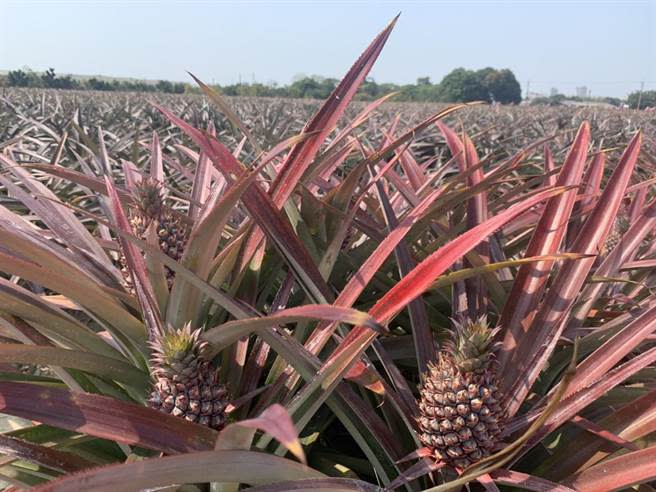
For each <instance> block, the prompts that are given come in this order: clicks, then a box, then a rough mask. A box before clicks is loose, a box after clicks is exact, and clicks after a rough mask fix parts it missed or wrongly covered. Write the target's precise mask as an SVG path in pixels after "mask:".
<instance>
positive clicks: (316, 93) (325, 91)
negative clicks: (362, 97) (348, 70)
mask: <svg viewBox="0 0 656 492" xmlns="http://www.w3.org/2000/svg"><path fill="white" fill-rule="evenodd" d="M337 83H338V81H337V79H328V78H327V79H322V78H320V77H305V78H303V79H300V80H297V81H295V82H294V83H293V84H292V85H290V86H289V95H290V96H291V97H298V98H308V99H326V98H327V97H328V96H330V93H331V92H332V91H333V90H335V87H337Z"/></svg>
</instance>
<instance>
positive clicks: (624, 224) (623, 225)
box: [601, 217, 630, 256]
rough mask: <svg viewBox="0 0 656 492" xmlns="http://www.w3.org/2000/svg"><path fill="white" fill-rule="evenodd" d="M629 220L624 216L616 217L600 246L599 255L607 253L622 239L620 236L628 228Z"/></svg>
mask: <svg viewBox="0 0 656 492" xmlns="http://www.w3.org/2000/svg"><path fill="white" fill-rule="evenodd" d="M629 225H630V224H629V221H628V219H627V218H626V217H617V219H616V220H615V225H614V227H613V230H612V232H611V233H610V234H609V235H608V237H607V238H606V241H605V242H604V245H603V246H602V248H601V256H606V255H608V254H609V253H610V252H611V251H613V250H614V249H615V248H616V247H617V245H618V244H619V243H620V241H621V240H622V236H624V233H625V232H626V231H627V230H628V229H629Z"/></svg>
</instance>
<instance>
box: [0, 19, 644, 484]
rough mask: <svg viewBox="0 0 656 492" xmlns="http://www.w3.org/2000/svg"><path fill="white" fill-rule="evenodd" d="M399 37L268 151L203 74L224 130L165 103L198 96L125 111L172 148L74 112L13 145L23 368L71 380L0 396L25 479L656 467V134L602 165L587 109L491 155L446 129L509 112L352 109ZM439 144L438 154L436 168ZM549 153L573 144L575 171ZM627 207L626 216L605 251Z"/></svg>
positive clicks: (11, 219)
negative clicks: (405, 119)
mask: <svg viewBox="0 0 656 492" xmlns="http://www.w3.org/2000/svg"><path fill="white" fill-rule="evenodd" d="M393 25H394V23H392V24H391V25H390V26H388V28H386V29H385V30H384V31H383V32H382V33H381V34H380V35H379V36H378V37H376V39H375V40H374V41H373V42H372V44H371V45H370V46H369V47H368V48H367V49H366V50H365V52H364V53H363V54H362V56H361V57H360V58H359V59H358V60H357V61H356V63H355V64H354V65H353V67H352V68H351V70H350V71H349V72H348V73H347V75H346V76H345V78H344V79H343V80H342V82H341V83H340V84H339V85H338V87H337V88H336V90H335V93H334V94H333V95H332V96H331V97H330V98H329V100H328V101H326V102H325V103H324V104H323V105H322V106H321V108H319V110H318V111H317V112H316V114H315V115H314V116H313V117H312V118H311V119H310V120H309V122H308V123H307V125H305V126H304V128H303V129H302V130H301V131H300V133H299V134H298V135H290V136H289V137H288V138H286V139H285V140H283V141H282V142H280V143H276V144H274V145H270V146H269V145H267V147H266V148H268V149H269V150H268V151H267V150H265V149H263V148H262V147H263V145H262V141H260V140H259V138H258V137H259V135H258V134H257V133H255V132H254V131H253V128H252V127H251V125H250V124H249V125H247V124H245V123H244V120H245V119H246V118H241V117H240V116H242V115H240V114H239V113H240V110H239V109H238V110H234V109H232V107H231V104H230V103H229V102H228V101H226V100H225V99H224V98H222V97H221V96H220V95H219V94H217V93H216V92H214V91H213V90H212V89H211V88H209V87H207V86H205V85H204V84H202V83H201V82H200V81H199V85H200V88H201V91H203V93H204V94H205V96H206V97H207V99H208V100H209V101H210V102H211V103H212V104H213V105H215V106H216V107H218V108H220V110H221V112H223V113H224V114H225V115H226V120H225V121H224V123H223V125H222V126H221V125H217V129H219V131H215V130H213V128H212V127H211V126H208V130H207V131H204V130H201V129H199V128H198V127H199V126H204V121H206V120H205V117H206V115H207V114H208V113H207V112H206V111H207V110H206V106H201V110H200V112H199V113H198V114H197V113H193V112H192V114H191V119H192V120H194V121H195V122H196V123H200V122H203V125H200V124H198V125H195V126H194V125H192V124H190V123H189V122H188V121H186V120H185V119H183V118H181V117H179V116H177V114H178V113H183V111H186V110H185V108H186V106H185V105H184V104H181V103H178V102H176V100H170V101H167V102H171V103H172V104H179V106H178V108H179V109H180V111H171V110H168V109H166V108H165V107H163V105H162V106H160V105H156V106H155V109H154V110H152V109H149V110H147V111H145V112H142V113H140V112H139V111H137V113H134V114H131V115H130V116H131V117H133V118H137V119H139V118H143V120H142V121H141V123H142V124H143V125H145V126H146V127H149V125H153V126H154V128H152V129H153V130H156V133H155V134H154V137H153V139H152V141H151V142H150V144H149V145H148V144H147V143H146V142H144V141H143V139H142V138H141V137H140V136H139V134H137V133H130V132H124V133H122V134H121V136H117V135H116V133H117V132H108V131H103V130H102V129H100V130H99V132H98V135H97V137H96V136H95V135H93V136H92V135H90V134H89V126H88V125H86V124H85V121H84V119H85V118H86V116H85V114H82V113H76V114H75V115H74V116H73V118H72V119H71V120H70V121H68V122H66V124H65V128H66V130H65V132H66V133H63V132H62V130H61V129H58V131H59V132H60V134H59V135H58V134H57V132H55V131H54V130H53V132H47V133H48V135H49V137H47V138H52V133H54V134H55V135H58V138H57V139H56V141H55V142H54V145H52V146H45V147H44V148H29V147H22V146H21V145H18V144H16V143H13V144H10V145H9V146H8V147H7V148H6V149H5V150H4V151H3V154H2V155H1V156H0V163H1V164H2V166H3V169H4V171H5V172H4V173H2V174H1V175H0V183H1V184H2V186H3V187H4V189H6V191H7V195H8V198H10V200H9V202H7V203H8V206H4V204H3V205H2V207H0V229H1V230H0V232H1V233H2V237H3V244H2V247H1V248H0V270H1V271H2V272H5V275H4V276H3V278H2V279H0V300H1V301H2V309H1V310H0V311H1V320H2V323H1V326H2V328H3V332H2V336H3V337H5V339H3V344H2V347H1V348H0V357H2V361H5V362H6V361H10V362H12V363H15V362H20V363H32V364H44V365H47V366H48V367H49V368H50V370H52V372H53V376H52V377H43V376H38V375H31V376H25V375H23V374H20V373H17V372H13V373H12V372H9V373H6V374H4V375H3V378H4V379H5V380H3V381H0V395H2V399H1V400H0V402H1V403H0V411H2V412H4V413H6V414H10V415H13V416H16V417H22V418H24V419H29V420H27V421H25V420H21V421H17V422H18V423H17V424H16V425H18V426H19V428H18V429H17V430H14V431H12V432H9V433H6V434H3V436H2V438H3V439H2V441H3V442H2V444H3V452H4V453H6V454H7V456H8V461H7V462H6V463H5V464H4V465H2V466H0V474H2V477H3V479H5V480H7V481H10V482H12V483H13V484H14V485H16V486H19V487H24V486H30V485H39V486H40V487H41V488H42V490H80V489H81V488H83V487H86V488H91V489H93V490H116V489H121V488H123V489H126V488H130V487H131V488H133V489H147V488H157V487H168V486H172V485H174V484H184V483H199V482H218V484H215V485H213V486H218V487H221V488H226V489H232V490H236V489H237V488H239V487H240V485H239V484H242V485H241V487H252V488H254V489H255V490H309V489H317V488H321V489H328V490H332V489H335V490H381V487H380V486H381V485H383V486H384V487H386V488H387V489H394V488H400V487H403V488H405V489H406V490H419V489H422V488H432V489H433V490H446V489H452V488H453V487H455V486H457V485H458V484H460V485H463V484H465V483H469V482H473V481H476V480H478V481H479V482H481V483H482V484H483V485H484V486H485V487H487V488H488V489H492V490H494V489H495V487H504V486H511V487H512V486H523V487H527V488H529V489H533V490H544V489H549V488H551V489H554V490H599V485H600V484H601V483H605V484H608V483H612V487H613V488H622V487H628V486H631V485H633V484H636V483H639V482H642V481H646V480H651V479H653V478H654V471H653V467H652V466H651V465H652V464H653V459H654V456H655V453H656V452H655V451H654V446H653V444H651V441H650V435H651V434H652V433H653V432H654V427H653V426H654V422H656V413H655V411H654V408H653V404H650V402H653V387H652V386H653V374H652V372H653V371H651V369H653V364H654V361H655V360H656V355H655V353H654V349H653V347H652V346H651V345H650V340H651V339H650V336H651V334H652V332H653V328H652V326H653V321H654V319H653V318H654V316H656V315H655V314H654V312H653V309H654V308H653V305H652V304H653V298H652V294H651V292H650V290H649V285H648V281H649V279H650V275H651V273H652V272H653V265H652V264H651V263H650V258H649V255H650V254H651V252H650V250H649V248H648V247H645V246H644V245H643V246H640V243H641V241H642V240H643V238H644V237H646V235H647V234H648V233H649V232H650V231H651V230H652V229H653V227H654V225H655V224H654V213H653V210H654V207H655V205H654V203H653V201H652V202H647V200H649V199H653V197H651V196H649V194H648V193H647V192H642V191H640V190H643V189H647V185H645V184H644V183H641V182H637V183H635V182H634V183H633V184H631V183H630V181H631V178H632V176H633V175H634V168H635V167H636V164H637V163H638V155H639V151H640V136H639V135H635V136H633V137H632V138H631V140H630V141H629V142H628V144H627V143H626V141H624V142H622V147H626V149H625V150H624V152H623V154H622V156H619V155H616V153H607V152H598V153H594V154H593V155H591V156H590V159H588V154H589V148H590V134H591V132H590V127H589V125H588V124H587V123H583V124H581V126H580V128H579V131H578V132H577V133H576V135H574V132H572V131H565V132H562V133H560V134H558V135H555V136H554V135H548V134H546V133H542V134H540V133H537V134H533V133H532V132H534V131H535V128H536V127H539V125H534V126H530V125H529V126H528V127H527V128H528V129H527V130H525V131H524V130H523V133H521V134H519V135H518V136H517V141H518V142H519V143H515V144H513V145H516V147H512V146H511V145H509V146H508V147H507V148H504V149H501V150H500V152H499V153H498V154H497V153H496V152H495V151H493V152H491V153H489V154H486V155H485V156H484V157H482V158H479V157H478V151H479V150H480V148H488V147H489V146H490V142H491V141H492V140H494V139H490V135H489V134H488V133H486V132H482V133H479V134H477V136H476V137H475V138H470V137H469V136H468V135H466V134H465V133H462V134H460V135H459V134H457V133H456V132H454V131H453V130H451V128H450V126H447V125H446V124H444V123H442V121H441V120H443V119H444V118H446V117H447V116H449V115H451V114H452V113H455V114H456V115H457V114H460V113H462V114H463V115H465V116H463V117H464V118H473V119H472V120H469V121H470V122H471V123H472V124H473V125H474V126H478V125H482V126H485V123H488V122H489V118H490V112H489V111H488V110H487V109H485V110H481V109H477V108H475V107H469V106H466V105H458V106H455V107H446V108H444V107H440V108H436V110H435V112H433V113H432V114H425V115H422V116H421V117H417V118H416V119H415V120H414V121H413V122H412V123H411V124H410V125H409V126H408V127H407V128H404V127H402V125H401V122H400V121H401V120H400V119H399V118H396V117H395V116H394V117H390V116H389V113H386V111H388V110H387V109H385V108H387V107H389V106H383V103H384V102H385V101H386V98H382V99H380V100H378V101H375V102H372V103H370V104H367V105H365V106H364V107H363V108H362V109H360V110H359V112H356V113H355V115H350V117H349V118H346V119H343V118H342V117H343V116H344V115H345V114H346V109H347V106H348V105H349V103H350V102H351V100H352V99H353V97H354V96H355V95H356V92H357V90H358V87H359V86H360V85H361V84H362V82H363V81H364V80H365V78H366V76H367V73H368V72H369V70H370V69H371V66H372V65H373V63H374V61H375V59H376V58H377V56H378V55H379V53H380V51H381V50H382V47H383V45H384V44H385V42H386V41H387V38H388V36H389V34H390V32H391V30H392V28H393ZM203 104H204V105H205V103H203ZM377 111H378V112H379V113H380V114H382V115H383V116H382V117H381V116H375V115H376V112H377ZM476 111H478V112H476ZM143 113H145V114H146V115H147V116H146V117H143V116H140V115H141V114H143ZM553 115H554V113H549V114H548V115H547V117H549V118H552V117H553ZM373 118H378V119H377V120H376V121H375V123H374V124H372V125H371V126H370V127H367V126H366V125H365V123H367V122H368V121H371V120H372V119H373ZM478 118H480V119H478ZM227 122H229V124H228V123H227ZM481 122H483V123H481ZM171 124H172V125H173V126H172V125H171ZM253 125H255V124H253ZM120 126H121V127H125V125H120ZM488 126H489V125H488ZM231 128H234V129H238V130H239V132H237V134H236V136H235V135H232V134H231V133H230V131H231ZM627 128H629V130H627V131H628V133H632V132H633V129H632V128H631V127H627ZM178 129H179V130H178ZM41 130H42V127H37V130H35V131H41ZM180 131H181V132H182V134H181V133H180ZM422 132H423V133H422ZM431 132H433V133H431ZM438 132H439V137H438ZM64 135H66V136H64ZM419 135H424V137H423V138H428V139H432V140H433V141H434V142H435V143H434V145H435V146H436V147H437V148H439V155H437V156H435V158H430V157H429V158H428V160H422V159H421V157H420V155H419V154H416V153H415V152H414V148H413V145H412V144H413V141H414V139H416V138H417V137H418V136H419ZM242 137H243V138H242ZM600 138H601V137H600ZM160 142H164V149H162V146H161V145H160ZM224 142H228V143H229V144H231V148H228V147H227V146H226V145H225V144H224ZM531 142H534V143H531ZM33 143H34V141H33V140H30V141H26V142H25V145H26V146H27V145H31V144H33ZM131 143H132V146H131V147H130V144H131ZM545 145H546V146H549V145H553V146H554V147H556V148H557V150H558V152H559V153H558V154H554V155H560V152H561V151H563V152H565V151H567V156H566V157H565V158H564V160H563V161H562V165H560V166H558V164H559V163H556V162H555V160H556V159H555V158H554V157H553V156H552V155H551V152H550V151H549V150H548V148H547V150H545V151H544V152H537V150H542V148H543V147H544V146H545ZM147 147H149V148H150V151H144V150H143V148H147ZM130 149H131V150H130ZM477 149H478V150H477ZM163 150H164V151H163ZM53 151H54V156H50V154H48V156H47V157H43V158H42V159H39V161H46V162H49V164H43V163H38V162H37V163H35V162H33V161H32V160H31V159H32V158H34V156H35V155H39V152H41V153H47V152H53ZM606 154H608V156H607V155H606ZM607 158H608V159H609V161H611V159H612V161H611V162H612V164H613V165H614V166H613V169H614V171H613V173H612V175H610V176H609V177H608V179H602V178H603V176H604V170H605V169H606V168H610V167H611V166H609V165H607V164H606V162H605V161H606V159H607ZM53 164H55V165H53ZM147 168H149V169H148V172H147V173H146V171H145V169H147ZM454 168H455V169H457V170H458V172H457V173H455V174H454V173H452V172H451V171H452V170H453V169H454ZM165 172H166V179H165ZM146 174H148V176H146ZM116 183H119V184H116ZM602 184H603V186H602ZM602 189H603V191H602ZM164 190H167V192H170V193H171V194H170V195H169V196H167V194H166V193H164ZM626 195H628V196H629V197H630V200H631V209H632V212H631V215H632V216H631V221H630V224H631V225H630V226H629V228H628V230H627V231H626V232H625V233H624V234H623V235H622V238H621V239H620V241H619V243H618V245H617V246H616V247H615V248H614V249H612V251H609V252H608V254H607V255H605V256H604V257H603V258H602V259H601V260H596V256H597V254H598V252H599V250H600V247H601V245H603V244H604V242H605V241H606V238H607V236H608V235H609V231H610V228H611V226H612V223H613V221H614V220H615V217H616V215H617V213H618V210H619V209H620V203H621V201H622V199H623V198H625V196H626ZM174 204H176V207H175V208H174V207H173V205H174ZM179 204H181V205H179ZM28 211H29V214H28ZM33 217H38V220H33V219H32V218H33ZM353 231H355V233H354V232H353ZM347 236H350V237H351V238H357V240H353V241H347V244H348V246H347V247H343V245H344V242H345V241H344V240H345V238H347ZM461 260H462V261H461ZM486 315H487V319H486V318H485V316H486ZM451 318H453V319H456V320H458V323H456V324H455V325H453V324H452V322H451V321H450V319H451ZM488 323H489V326H488ZM385 327H386V329H385ZM493 327H494V328H493ZM576 339H578V340H579V342H578V343H574V340H576ZM4 342H6V343H4ZM577 347H578V350H577ZM574 373H575V374H576V377H575V378H574V377H573V376H572V375H573V374H574ZM417 385H419V387H420V390H419V391H416V390H415V388H416V387H417ZM228 395H229V396H228ZM609 399H610V400H609ZM34 401H39V402H44V404H43V405H36V406H35V405H34ZM609 402H611V403H612V404H611V405H610V406H609ZM149 407H154V408H149ZM626 422H632V423H635V422H639V423H640V424H639V425H629V426H626V425H624V424H625V423H626ZM197 424H203V425H197ZM463 424H464V425H463ZM218 430H220V432H219V431H218ZM260 431H261V432H260ZM581 433H584V434H583V435H581ZM299 436H300V439H299ZM274 438H275V439H276V440H277V441H278V443H276V442H273V439H274ZM572 442H580V443H581V445H580V446H577V451H576V452H575V453H571V452H568V449H571V448H568V447H567V446H568V445H571V444H568V443H572ZM600 443H602V444H603V445H604V449H603V450H601V451H600V450H599V444H600ZM638 443H639V444H640V446H639V445H638ZM288 453H291V455H293V456H287V454H288ZM160 454H164V456H159V455H160ZM306 457H307V460H306ZM294 458H298V460H300V461H304V460H306V461H307V463H309V465H310V466H306V465H305V464H303V463H299V462H298V461H297V460H296V459H294ZM412 459H418V461H417V462H416V463H411V462H409V460H412ZM101 465H108V466H101ZM436 470H440V472H439V473H432V474H431V473H430V472H434V471H436ZM50 480H52V482H50ZM601 480H603V481H604V482H601ZM604 486H605V485H604ZM201 487H202V486H201ZM595 487H596V488H595Z"/></svg>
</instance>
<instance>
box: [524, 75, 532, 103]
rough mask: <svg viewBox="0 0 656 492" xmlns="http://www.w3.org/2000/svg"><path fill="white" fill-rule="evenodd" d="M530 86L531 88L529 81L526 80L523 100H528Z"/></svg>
mask: <svg viewBox="0 0 656 492" xmlns="http://www.w3.org/2000/svg"><path fill="white" fill-rule="evenodd" d="M530 88H531V81H530V80H527V81H526V97H525V98H524V99H525V100H527V101H528V95H529V94H530V92H529V91H530Z"/></svg>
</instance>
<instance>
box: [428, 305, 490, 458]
mask: <svg viewBox="0 0 656 492" xmlns="http://www.w3.org/2000/svg"><path fill="white" fill-rule="evenodd" d="M496 331H497V330H492V329H490V328H489V327H488V324H487V320H486V318H485V317H481V318H480V319H478V320H476V321H469V320H467V321H464V322H462V323H460V322H457V321H455V322H454V330H453V332H452V340H450V341H449V342H447V344H446V346H445V350H443V351H442V352H440V353H439V355H438V359H437V361H436V362H435V363H430V364H429V366H428V371H427V373H426V374H424V376H423V382H422V384H421V386H420V390H419V392H420V395H421V396H420V401H419V411H420V416H419V418H418V419H417V423H418V426H419V430H420V432H419V439H420V441H421V442H422V444H424V446H426V447H427V448H428V449H429V450H430V451H431V455H432V457H433V458H435V460H436V461H437V462H440V463H444V464H446V465H449V466H451V467H453V468H456V469H464V468H466V467H468V466H469V465H471V464H473V463H476V462H477V461H479V460H481V459H482V458H484V457H487V456H489V455H490V454H491V452H492V451H493V450H494V448H495V447H496V446H497V445H498V444H499V441H500V439H499V436H500V434H501V431H502V425H503V412H502V410H501V405H500V400H501V396H500V394H499V390H498V381H497V375H496V372H495V367H494V351H495V348H496V346H497V344H495V343H494V342H493V338H494V335H495V333H496Z"/></svg>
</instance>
